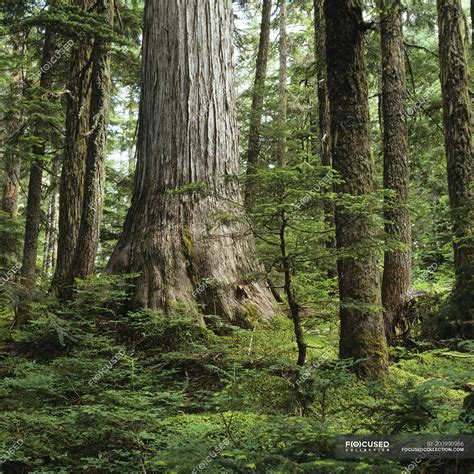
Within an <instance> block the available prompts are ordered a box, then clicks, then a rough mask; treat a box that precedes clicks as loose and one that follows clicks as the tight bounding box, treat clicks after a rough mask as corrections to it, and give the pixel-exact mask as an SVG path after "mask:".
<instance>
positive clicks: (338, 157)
mask: <svg viewBox="0 0 474 474" xmlns="http://www.w3.org/2000/svg"><path fill="white" fill-rule="evenodd" d="M325 15H326V47H327V68H328V88H329V103H330V108H331V137H332V151H333V154H332V157H333V164H334V168H335V170H336V171H337V172H338V173H339V174H340V176H341V178H342V180H343V183H342V184H338V185H337V186H336V191H337V192H339V193H344V194H349V195H351V196H364V195H366V194H368V193H371V192H372V191H373V178H372V168H373V163H372V153H371V148H370V133H369V110H368V90H367V78H366V68H365V62H364V50H363V40H364V25H363V19H362V11H361V9H360V8H359V7H357V6H355V5H354V2H352V1H351V0H326V1H325ZM373 233H374V225H373V223H372V222H371V218H370V217H366V216H359V215H358V216H355V215H354V214H353V213H351V212H350V211H349V209H347V208H346V207H344V206H342V205H338V206H337V207H336V239H337V247H338V251H339V252H341V253H343V254H347V253H348V252H351V248H352V247H353V246H356V247H357V246H367V245H370V238H371V237H372V236H373ZM338 275H339V295H340V300H341V303H340V304H341V307H340V320H341V330H340V331H341V334H340V345H339V355H340V357H341V358H353V359H362V361H361V362H359V363H358V364H357V366H356V367H355V369H356V371H357V372H358V374H359V375H360V376H362V377H365V378H369V379H379V378H382V377H384V376H385V375H386V373H387V370H388V364H387V346H386V340H385V335H384V326H383V316H382V309H381V301H380V286H379V274H378V268H377V254H376V252H375V251H374V250H372V251H369V250H368V251H367V252H366V254H365V255H364V256H361V255H357V256H347V255H341V256H340V257H339V260H338Z"/></svg>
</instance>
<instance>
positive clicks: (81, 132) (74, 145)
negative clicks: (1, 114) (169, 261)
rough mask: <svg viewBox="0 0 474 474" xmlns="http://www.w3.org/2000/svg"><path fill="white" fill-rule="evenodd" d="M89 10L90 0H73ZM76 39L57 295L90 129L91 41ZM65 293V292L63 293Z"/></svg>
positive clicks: (78, 205) (68, 256)
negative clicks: (89, 42) (88, 42)
mask: <svg viewBox="0 0 474 474" xmlns="http://www.w3.org/2000/svg"><path fill="white" fill-rule="evenodd" d="M73 4H74V5H76V6H78V7H79V8H82V9H84V10H89V9H90V8H91V6H92V5H93V4H94V1H93V0H73ZM84 41H85V40H83V39H82V40H81V39H79V40H78V42H77V43H76V45H75V46H74V49H73V51H72V54H71V66H70V71H69V85H68V94H67V104H66V131H65V139H64V156H63V166H62V171H61V182H60V191H59V195H60V199H59V224H58V225H59V235H58V256H57V265H56V270H55V275H54V278H53V288H54V289H55V290H57V292H58V293H59V294H60V295H63V293H64V292H65V291H66V290H65V289H66V287H67V285H66V282H67V278H68V274H69V272H70V270H71V264H72V259H73V257H74V253H75V250H76V245H77V238H78V235H79V227H80V222H81V215H82V206H83V196H84V176H85V170H86V157H87V135H88V132H89V109H90V93H91V71H92V66H91V49H92V48H91V45H90V44H87V43H86V42H84ZM63 296H64V295H63Z"/></svg>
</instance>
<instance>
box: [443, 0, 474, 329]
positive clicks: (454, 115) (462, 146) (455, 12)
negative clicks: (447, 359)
mask: <svg viewBox="0 0 474 474" xmlns="http://www.w3.org/2000/svg"><path fill="white" fill-rule="evenodd" d="M438 23H439V60H440V69H441V89H442V95H443V112H444V130H445V145H446V159H447V169H448V188H449V200H450V206H451V216H452V231H453V244H454V267H455V272H456V283H455V287H454V291H453V303H454V306H455V307H456V309H457V311H456V312H457V316H456V317H457V319H458V320H460V321H465V322H466V323H467V324H468V325H470V327H471V334H470V335H471V337H472V331H473V329H472V321H473V319H474V315H473V309H472V301H473V298H474V291H473V289H474V232H473V226H474V224H473V222H474V216H473V209H474V202H473V201H474V200H473V195H474V193H473V182H472V178H473V163H474V160H473V152H472V132H471V126H470V124H471V100H470V97H469V69H468V64H467V60H466V53H465V47H464V19H463V12H462V7H461V2H460V1H459V0H438Z"/></svg>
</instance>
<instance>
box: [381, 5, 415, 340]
mask: <svg viewBox="0 0 474 474" xmlns="http://www.w3.org/2000/svg"><path fill="white" fill-rule="evenodd" d="M401 9H402V5H401V2H400V0H381V1H380V11H381V14H380V35H381V51H382V115H383V125H384V126H383V154H384V188H385V189H388V190H390V191H392V192H393V196H388V197H386V199H385V204H386V206H385V212H384V214H385V216H384V217H385V222H386V223H385V232H386V233H387V234H388V235H389V236H391V237H393V238H395V239H396V240H398V241H399V242H400V243H402V244H403V245H404V248H403V249H400V250H395V251H388V250H387V251H385V255H384V271H383V280H382V303H383V307H384V320H385V331H386V336H387V341H388V342H391V341H392V340H393V337H394V336H395V327H396V325H397V322H398V318H399V317H400V316H401V314H402V311H403V308H404V307H405V305H406V303H407V302H408V300H409V297H410V296H409V295H410V287H411V222H410V212H409V209H408V196H409V184H410V183H409V181H410V163H409V148H408V125H407V117H408V116H407V89H406V76H405V54H404V49H403V30H402V17H401Z"/></svg>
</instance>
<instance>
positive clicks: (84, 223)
mask: <svg viewBox="0 0 474 474" xmlns="http://www.w3.org/2000/svg"><path fill="white" fill-rule="evenodd" d="M96 12H97V13H98V14H100V15H103V16H104V21H105V22H106V23H107V24H109V25H112V23H113V14H114V6H113V0H99V1H98V2H97V3H96ZM109 97H110V45H109V44H108V43H107V42H106V41H105V40H103V39H102V38H97V39H96V40H95V42H94V47H93V51H92V77H91V105H90V119H89V130H90V132H89V134H88V143H87V163H86V173H85V186H84V204H83V208H82V213H81V224H80V229H79V237H78V241H77V246H76V251H75V255H74V259H73V261H72V265H71V269H70V271H69V274H68V280H67V286H68V287H70V285H72V284H73V282H74V279H75V278H77V277H79V278H84V277H85V276H87V275H90V274H91V273H92V272H93V271H94V262H95V257H96V254H97V248H98V246H99V233H100V221H101V217H102V202H103V194H104V183H105V159H106V155H107V118H108V109H109Z"/></svg>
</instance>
